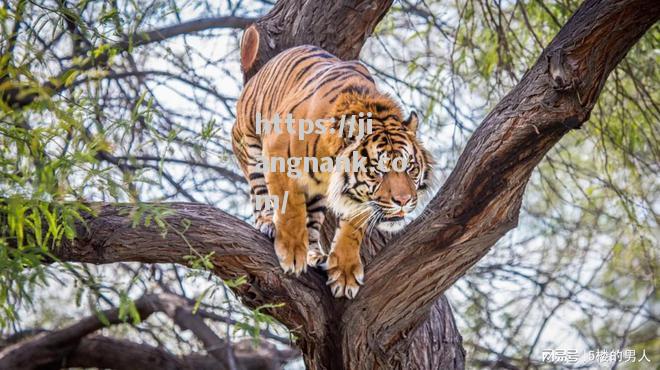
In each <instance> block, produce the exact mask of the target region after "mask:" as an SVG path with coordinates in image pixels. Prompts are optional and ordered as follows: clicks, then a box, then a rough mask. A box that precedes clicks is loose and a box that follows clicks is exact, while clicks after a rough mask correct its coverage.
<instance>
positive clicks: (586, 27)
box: [53, 0, 660, 370]
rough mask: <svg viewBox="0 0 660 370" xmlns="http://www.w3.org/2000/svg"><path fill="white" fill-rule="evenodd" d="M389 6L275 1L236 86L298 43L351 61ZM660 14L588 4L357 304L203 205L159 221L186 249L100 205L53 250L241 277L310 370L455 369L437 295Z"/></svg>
mask: <svg viewBox="0 0 660 370" xmlns="http://www.w3.org/2000/svg"><path fill="white" fill-rule="evenodd" d="M390 4H391V1H343V2H332V1H325V0H309V1H305V2H302V3H301V2H298V1H293V0H283V1H279V2H278V3H277V5H276V6H275V7H274V9H273V10H272V11H271V12H270V13H269V14H268V15H266V16H265V17H263V18H262V19H261V20H259V21H258V22H257V29H258V30H259V36H260V48H259V53H258V55H257V59H256V60H257V62H256V63H255V64H254V65H252V66H251V67H250V68H249V70H248V71H246V72H247V73H246V78H248V77H249V76H250V75H251V74H253V73H255V72H256V70H258V68H259V67H260V66H261V65H263V63H265V62H266V61H267V60H269V59H270V58H271V57H272V56H274V55H275V54H276V53H277V52H279V51H281V50H283V49H285V48H287V47H291V46H294V45H299V44H304V43H310V44H316V45H319V46H321V47H324V48H326V49H327V50H328V51H330V52H332V53H335V54H337V55H338V56H339V57H341V58H355V57H356V56H357V55H358V53H359V50H360V48H361V47H362V44H363V42H364V40H365V38H366V37H367V36H368V34H369V33H370V32H371V31H372V30H373V27H374V26H375V24H376V23H377V22H378V20H379V19H381V18H382V16H383V14H384V13H385V11H386V10H387V8H388V7H389V6H390ZM659 17H660V2H658V1H643V0H620V1H614V0H610V1H604V0H587V1H585V3H584V4H582V6H580V8H579V9H578V10H577V12H576V13H575V14H574V15H573V17H571V19H570V20H569V21H568V23H567V24H566V25H565V26H564V27H563V28H562V30H561V31H560V32H559V34H558V35H557V36H556V37H555V39H554V40H553V41H552V42H551V43H550V45H549V46H548V47H547V48H546V49H545V51H544V52H543V53H542V54H541V56H540V57H539V59H538V61H537V62H536V63H535V65H534V66H532V67H531V68H530V70H529V71H528V72H527V73H526V74H525V75H524V76H523V78H522V79H521V81H520V83H519V84H518V85H517V86H516V87H515V88H514V89H513V90H512V91H511V92H510V93H509V94H508V95H507V96H506V97H504V98H503V99H502V101H501V102H500V103H499V104H498V105H497V106H496V107H495V109H493V111H492V112H491V113H490V114H489V115H488V116H487V117H486V119H485V120H484V121H483V122H482V124H481V125H480V126H479V128H478V129H477V130H476V131H475V133H474V134H473V136H472V138H471V139H470V140H469V142H468V143H467V145H466V148H465V150H464V151H463V153H462V155H461V157H460V158H459V160H458V163H457V165H456V167H455V169H454V170H453V172H452V174H451V175H450V177H449V178H448V179H447V180H446V182H445V184H444V185H443V187H442V188H441V189H440V191H439V193H438V194H437V195H436V196H435V198H434V199H433V200H432V201H431V203H430V204H429V205H428V207H427V208H426V210H425V212H424V213H423V214H422V216H420V217H419V218H418V219H417V220H416V221H415V222H414V223H413V224H412V225H409V226H408V227H407V228H406V229H405V230H404V231H403V232H402V233H401V234H399V235H397V236H396V237H395V238H394V239H392V240H389V239H388V238H387V237H385V236H384V235H381V234H375V235H374V236H372V237H371V238H370V239H369V240H366V241H365V244H364V246H363V251H362V252H363V253H362V254H363V259H364V262H365V273H366V274H365V285H364V286H363V287H362V289H361V290H360V293H359V294H358V296H357V298H356V299H355V300H353V301H346V300H344V299H334V298H332V296H331V295H330V292H329V290H328V289H327V287H326V286H325V276H324V273H323V272H321V271H318V270H316V269H311V271H309V272H308V273H306V274H303V275H302V276H301V277H299V278H296V277H293V276H288V275H285V274H283V273H282V271H281V269H280V267H279V264H278V262H277V258H276V256H275V254H274V251H273V247H272V243H271V242H270V241H268V240H267V239H266V238H265V237H264V236H262V235H261V234H259V233H258V232H257V231H256V230H255V229H254V228H253V227H252V226H250V225H247V224H246V223H244V222H242V221H240V220H238V219H236V218H234V217H232V216H230V215H227V214H226V213H224V212H222V211H220V210H217V209H215V208H213V207H209V206H204V205H196V204H185V203H175V204H170V207H171V208H172V209H173V210H174V211H176V214H175V215H174V216H170V217H168V218H167V221H168V223H169V225H170V227H171V229H172V230H174V229H176V230H185V233H184V237H185V240H184V239H183V238H182V236H181V235H180V234H179V233H176V232H168V233H167V235H166V236H165V238H163V236H162V235H161V232H162V230H159V229H157V228H156V227H154V226H151V227H143V226H140V227H138V228H133V227H132V226H131V223H132V221H131V220H130V219H129V218H128V217H127V216H125V214H126V210H127V208H128V209H130V206H127V205H124V206H121V205H109V204H106V205H97V206H96V208H97V209H98V213H97V214H96V215H94V216H92V215H87V216H86V218H87V227H86V228H85V227H84V226H83V225H80V226H79V228H78V231H79V233H78V236H77V237H76V239H75V240H74V241H71V242H63V243H62V245H61V246H60V247H59V248H58V249H56V250H55V251H53V253H54V254H55V255H56V256H57V257H58V258H60V259H62V260H65V261H77V262H89V263H111V262H118V261H141V262H147V263H157V262H177V263H184V262H185V259H184V257H185V256H187V255H190V254H191V248H194V249H195V250H196V251H197V252H199V253H201V254H208V253H210V252H213V253H214V259H213V262H214V264H215V273H217V274H218V275H219V276H220V277H222V278H225V279H226V278H236V277H239V276H247V277H248V284H245V285H242V286H239V287H237V288H235V291H236V293H237V295H238V296H239V297H240V298H241V300H242V301H243V302H244V303H245V304H246V305H248V306H249V307H257V306H260V305H263V304H265V303H284V304H285V305H284V306H283V307H280V308H275V309H269V310H267V312H268V313H269V314H271V315H272V316H274V317H275V318H276V319H278V320H279V321H280V322H281V323H283V324H284V325H286V326H287V327H288V328H289V329H291V330H292V331H293V333H294V334H295V335H296V336H297V337H299V338H300V339H299V341H298V344H299V346H300V348H301V350H302V351H303V354H304V359H305V363H306V365H307V367H308V368H309V369H332V370H335V369H337V370H341V369H462V368H464V357H465V355H464V351H463V349H462V346H461V337H460V335H459V333H458V331H457V330H456V326H455V323H454V320H453V317H452V313H451V310H450V308H449V305H448V303H447V300H446V299H445V298H444V297H443V296H442V294H443V293H444V291H445V290H446V289H447V288H448V287H450V286H451V285H452V284H453V283H454V282H455V281H456V280H457V279H458V278H460V277H461V276H462V275H463V274H464V273H465V271H466V270H467V269H468V268H470V267H471V266H473V265H474V264H475V263H476V262H477V261H479V259H481V258H482V257H483V256H484V255H485V254H486V253H487V252H488V251H489V249H490V247H491V246H492V245H493V244H494V243H495V242H496V241H497V240H498V239H499V238H501V237H502V236H503V235H504V234H505V233H506V232H507V231H509V230H511V229H512V228H513V227H515V226H516V224H517V218H518V214H519V209H520V204H521V199H522V195H523V192H524V189H525V185H526V184H527V181H528V180H529V177H530V175H531V173H532V171H533V169H534V168H535V166H536V165H537V164H538V163H539V161H541V159H542V158H543V156H544V155H545V153H546V152H547V151H548V150H549V149H550V148H551V147H552V146H553V145H554V144H555V143H557V141H558V140H559V139H560V138H561V137H562V136H563V135H564V134H566V133H567V132H569V131H570V130H571V129H576V128H579V127H580V125H581V124H582V123H583V122H585V121H586V120H587V119H588V117H589V113H590V111H591V110H592V108H593V106H594V104H595V102H596V99H597V97H598V95H599V94H600V91H601V89H602V87H603V84H604V82H605V80H606V78H607V76H608V75H609V73H610V72H611V71H612V69H613V68H614V67H615V66H616V65H617V63H618V62H619V61H620V60H621V59H622V58H623V57H624V56H625V54H626V53H627V51H628V50H629V49H630V48H631V47H632V46H633V45H634V44H635V42H636V41H637V40H638V39H639V38H640V37H641V36H642V35H643V34H644V32H645V31H646V30H647V29H648V28H649V27H651V26H652V25H653V24H654V23H655V22H656V21H657V20H658V18H659ZM337 20H339V21H337ZM333 22H335V23H337V26H336V27H335V28H324V27H325V26H323V25H332V24H334V23H333ZM329 30H330V32H329ZM331 224H332V220H330V221H329V222H327V223H326V225H325V226H324V228H325V229H326V230H328V229H331V228H332V225H331ZM326 234H327V233H326Z"/></svg>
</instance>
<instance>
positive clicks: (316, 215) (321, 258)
mask: <svg viewBox="0 0 660 370" xmlns="http://www.w3.org/2000/svg"><path fill="white" fill-rule="evenodd" d="M306 206H307V235H308V236H309V248H308V251H307V265H308V266H311V267H316V266H319V265H321V264H322V263H323V262H325V260H326V258H327V257H328V256H327V254H326V252H325V251H324V250H323V247H322V246H321V227H322V226H323V221H324V220H325V209H326V207H325V196H324V195H323V194H313V195H308V196H307V204H306Z"/></svg>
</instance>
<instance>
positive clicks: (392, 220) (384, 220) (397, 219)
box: [381, 216, 405, 222]
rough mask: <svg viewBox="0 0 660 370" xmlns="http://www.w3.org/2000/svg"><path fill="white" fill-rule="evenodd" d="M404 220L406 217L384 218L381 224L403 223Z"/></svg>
mask: <svg viewBox="0 0 660 370" xmlns="http://www.w3.org/2000/svg"><path fill="white" fill-rule="evenodd" d="M404 219H405V217H404V216H383V218H382V221H381V222H394V221H403V220H404Z"/></svg>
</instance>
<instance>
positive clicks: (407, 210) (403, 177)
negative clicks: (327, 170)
mask: <svg viewBox="0 0 660 370" xmlns="http://www.w3.org/2000/svg"><path fill="white" fill-rule="evenodd" d="M416 119H417V118H416V115H414V114H413V115H411V118H409V119H408V120H406V121H404V122H396V124H389V125H387V124H385V125H383V126H382V127H379V128H378V129H375V130H374V131H373V132H372V133H371V134H369V135H367V136H365V137H364V138H362V140H360V141H356V142H353V143H351V144H350V145H348V146H347V147H346V148H345V149H344V150H343V151H342V153H341V154H340V156H345V157H348V158H351V162H354V161H355V160H356V159H357V160H359V161H360V163H361V164H362V165H361V166H353V168H351V169H350V170H346V169H344V168H338V169H337V170H336V171H335V173H333V175H332V177H331V180H330V190H329V202H328V203H329V204H330V206H331V207H332V208H333V209H334V210H335V211H336V212H337V213H338V214H340V215H341V216H343V217H346V218H352V217H362V219H364V222H365V223H368V224H369V225H370V226H371V225H374V226H376V227H377V228H378V229H380V230H382V231H389V232H396V231H399V230H401V229H402V228H403V227H404V226H405V225H406V224H407V222H408V221H410V219H412V213H413V211H415V209H416V208H417V205H418V204H419V203H420V202H423V201H424V200H426V198H427V195H428V194H429V192H430V188H431V182H432V173H431V158H430V155H429V154H428V152H427V151H426V150H425V149H424V148H423V147H422V146H421V145H420V144H419V142H418V141H417V138H416V136H415V132H414V128H415V127H416V124H417V123H416ZM412 120H415V122H411V121H412ZM411 128H412V130H411ZM355 169H357V171H354V170H355Z"/></svg>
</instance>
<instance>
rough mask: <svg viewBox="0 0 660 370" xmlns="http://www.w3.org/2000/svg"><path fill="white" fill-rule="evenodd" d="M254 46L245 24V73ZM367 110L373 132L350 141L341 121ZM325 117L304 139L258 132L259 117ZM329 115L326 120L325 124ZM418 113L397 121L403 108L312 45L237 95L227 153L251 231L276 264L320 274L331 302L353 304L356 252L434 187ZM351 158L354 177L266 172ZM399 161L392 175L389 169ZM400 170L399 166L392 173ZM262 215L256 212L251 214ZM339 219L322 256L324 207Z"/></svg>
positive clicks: (275, 62)
mask: <svg viewBox="0 0 660 370" xmlns="http://www.w3.org/2000/svg"><path fill="white" fill-rule="evenodd" d="M258 48H259V37H258V31H256V30H255V29H254V27H250V28H248V29H247V30H246V32H245V33H244V36H243V38H242V40H241V51H240V57H241V68H242V70H243V71H247V70H250V68H251V67H252V66H253V64H254V63H255V60H256V55H257V51H258ZM360 113H362V115H363V116H364V114H367V113H369V115H370V116H371V130H370V132H365V133H364V135H363V136H362V137H361V138H360V137H358V135H350V132H348V129H349V127H348V126H349V125H344V127H343V129H342V127H341V126H340V125H339V122H340V121H341V118H342V117H355V116H358V115H360ZM258 114H259V115H260V116H261V117H266V118H267V119H270V117H274V116H275V115H279V116H281V117H285V116H286V115H287V114H290V115H291V116H292V117H293V118H295V119H296V121H298V119H309V120H318V119H327V121H325V122H326V123H325V126H324V127H325V128H327V130H324V131H322V132H314V133H311V134H306V135H304V137H303V138H302V140H301V136H300V135H299V134H300V132H299V131H297V130H300V127H299V126H295V125H294V126H295V127H294V132H290V131H289V130H286V129H285V130H281V131H280V132H276V131H275V130H271V131H270V132H267V131H266V130H263V129H261V130H257V127H256V126H257V122H256V121H257V119H256V117H257V115H258ZM328 118H332V119H328ZM418 121H419V120H418V117H417V114H416V113H415V112H414V111H412V112H411V113H410V115H409V116H408V117H407V118H405V119H404V116H403V113H402V109H401V108H400V106H399V105H398V103H397V102H396V101H395V100H394V99H393V98H392V97H390V96H389V95H388V94H385V93H381V92H380V91H379V90H378V89H377V88H376V85H375V82H374V79H373V77H372V76H371V74H370V72H369V71H368V69H367V68H366V67H365V66H364V65H363V64H362V63H360V62H359V61H343V60H341V59H339V58H338V57H336V56H335V55H333V54H331V53H329V52H327V51H325V50H323V49H321V48H319V47H316V46H312V45H302V46H297V47H293V48H290V49H287V50H285V51H283V52H281V53H279V54H278V55H276V56H275V57H273V58H272V59H271V60H269V61H268V62H267V63H266V64H264V65H263V66H262V67H261V68H260V69H259V70H258V71H257V72H256V73H255V74H254V75H253V76H252V77H251V78H249V80H248V81H247V82H246V83H245V85H244V88H243V90H242V92H241V94H240V96H239V98H238V101H237V108H236V121H235V124H234V126H233V128H232V147H233V151H234V153H235V155H236V157H237V158H238V162H239V165H240V168H241V170H242V172H243V174H244V175H245V177H246V179H247V180H248V182H249V186H250V198H251V204H252V208H253V212H254V217H255V222H256V228H257V229H258V230H259V231H261V232H262V233H264V234H266V235H267V236H268V237H270V238H271V239H274V248H275V253H276V255H277V258H278V260H279V264H280V266H281V268H282V269H283V270H284V271H285V272H286V273H292V274H295V275H296V276H298V275H299V274H301V273H302V272H306V271H307V266H310V267H321V268H323V269H325V270H326V272H327V275H328V280H327V285H329V286H330V290H331V293H332V294H333V296H334V297H337V298H340V297H346V298H348V299H353V298H354V297H355V296H356V294H357V293H358V291H359V289H360V286H361V285H363V283H364V268H363V264H362V261H361V259H360V245H361V244H362V240H363V238H364V236H365V234H366V233H367V232H368V231H370V230H372V229H373V228H377V229H378V230H382V231H385V232H391V233H393V232H397V231H399V230H401V229H402V228H403V227H404V226H405V225H406V224H407V222H409V221H410V219H411V217H413V216H412V214H413V212H414V210H415V209H416V207H417V205H418V203H420V202H421V201H422V199H424V197H426V196H428V194H429V191H430V188H431V185H432V183H433V173H432V158H431V156H430V154H429V152H428V151H427V150H426V149H425V148H424V147H423V146H422V145H421V143H420V141H419V140H418V138H417V136H416V132H417V126H418ZM351 156H353V157H354V158H359V160H360V161H361V162H362V163H363V164H364V165H363V166H358V167H356V170H355V171H352V170H348V171H347V170H344V169H340V168H334V169H333V170H332V171H318V172H315V171H307V172H304V171H303V172H304V173H303V174H302V175H301V176H299V177H296V178H293V177H291V176H287V174H286V173H284V172H281V171H269V170H268V166H264V162H265V161H266V160H267V159H268V158H275V157H281V158H294V157H297V158H304V157H308V158H309V157H315V158H318V159H322V158H332V159H337V158H341V157H344V158H346V157H351ZM396 159H399V161H398V162H399V163H404V164H406V167H405V169H402V168H398V169H397V170H393V162H394V161H395V160H396ZM399 167H402V166H399ZM263 195H268V196H270V197H273V196H275V197H277V199H284V200H285V201H286V202H287V205H286V212H279V211H278V210H277V209H274V208H273V207H258V206H257V203H258V202H257V201H256V198H257V197H259V196H263ZM258 208H261V209H258ZM328 208H329V210H330V211H332V212H333V213H334V214H335V215H336V216H337V217H338V227H337V228H336V230H335V234H334V237H333V238H332V242H331V245H330V248H329V251H327V249H326V248H324V247H323V246H322V245H321V226H322V225H323V222H324V220H325V216H326V209H328Z"/></svg>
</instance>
